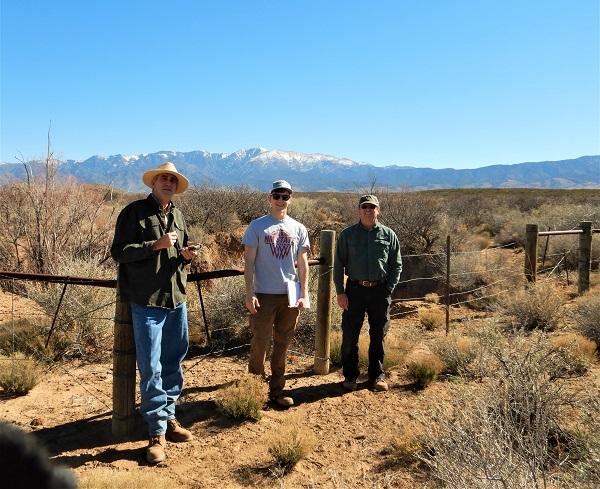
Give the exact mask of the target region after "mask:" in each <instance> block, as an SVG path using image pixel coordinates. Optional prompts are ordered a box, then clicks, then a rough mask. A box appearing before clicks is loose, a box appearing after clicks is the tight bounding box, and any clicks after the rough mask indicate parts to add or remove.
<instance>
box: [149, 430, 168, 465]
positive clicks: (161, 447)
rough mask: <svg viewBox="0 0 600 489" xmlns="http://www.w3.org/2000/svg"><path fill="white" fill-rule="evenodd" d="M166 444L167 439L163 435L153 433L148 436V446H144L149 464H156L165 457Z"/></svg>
mask: <svg viewBox="0 0 600 489" xmlns="http://www.w3.org/2000/svg"><path fill="white" fill-rule="evenodd" d="M166 446H167V440H165V435H154V436H152V437H150V441H149V442H148V448H146V460H147V461H148V463H149V464H157V463H160V462H162V461H163V460H165V459H166V458H167V454H166V453H165V447H166Z"/></svg>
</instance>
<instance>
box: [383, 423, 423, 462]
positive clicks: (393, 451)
mask: <svg viewBox="0 0 600 489" xmlns="http://www.w3.org/2000/svg"><path fill="white" fill-rule="evenodd" d="M422 438H423V434H422V433H421V432H420V431H419V430H415V428H414V427H412V426H411V427H406V426H402V427H400V428H399V430H398V432H396V433H395V434H394V436H393V437H392V438H391V440H390V441H389V442H388V444H387V446H386V447H385V448H384V449H383V450H382V455H385V456H386V457H387V462H388V464H389V465H392V466H397V467H402V466H411V465H413V464H415V463H419V462H420V459H421V457H422V456H423V449H424V447H423V439H422Z"/></svg>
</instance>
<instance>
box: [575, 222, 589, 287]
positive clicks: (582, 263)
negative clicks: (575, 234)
mask: <svg viewBox="0 0 600 489" xmlns="http://www.w3.org/2000/svg"><path fill="white" fill-rule="evenodd" d="M579 227H580V228H581V229H582V230H583V233H581V234H580V235H579V285H578V288H577V291H578V293H579V294H580V295H581V294H583V293H584V292H586V291H587V290H589V288H590V268H591V266H592V222H591V221H581V222H580V223H579Z"/></svg>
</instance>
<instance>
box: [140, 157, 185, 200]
mask: <svg viewBox="0 0 600 489" xmlns="http://www.w3.org/2000/svg"><path fill="white" fill-rule="evenodd" d="M162 173H168V174H169V175H173V176H175V177H176V178H177V190H176V191H175V193H176V194H181V193H183V192H185V190H186V189H187V188H188V186H189V185H190V182H189V180H188V179H187V178H185V177H184V176H183V175H182V174H181V173H179V172H178V171H177V168H175V165H174V164H173V163H171V162H170V161H167V162H166V163H163V164H162V165H160V166H159V167H158V168H156V169H155V170H148V171H147V172H146V173H144V175H142V180H143V181H144V183H145V184H146V185H147V186H148V187H150V188H152V184H153V183H154V179H155V178H156V177H157V176H158V175H160V174H162Z"/></svg>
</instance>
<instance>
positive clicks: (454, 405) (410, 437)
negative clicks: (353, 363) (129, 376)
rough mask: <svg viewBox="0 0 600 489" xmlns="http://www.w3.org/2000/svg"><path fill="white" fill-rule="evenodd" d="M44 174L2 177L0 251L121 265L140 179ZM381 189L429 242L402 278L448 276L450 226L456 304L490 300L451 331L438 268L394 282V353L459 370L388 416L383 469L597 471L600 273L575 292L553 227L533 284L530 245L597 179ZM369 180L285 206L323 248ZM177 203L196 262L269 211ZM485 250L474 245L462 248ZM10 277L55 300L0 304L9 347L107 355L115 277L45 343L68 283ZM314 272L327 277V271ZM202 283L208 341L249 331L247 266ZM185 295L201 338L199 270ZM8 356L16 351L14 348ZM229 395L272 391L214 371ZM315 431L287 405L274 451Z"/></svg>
mask: <svg viewBox="0 0 600 489" xmlns="http://www.w3.org/2000/svg"><path fill="white" fill-rule="evenodd" d="M48 176H49V178H43V179H41V180H36V179H35V178H34V177H31V179H30V181H29V182H25V183H23V182H14V183H11V184H10V185H9V184H7V185H3V186H2V187H0V206H2V208H1V209H0V211H1V212H0V226H2V229H3V232H4V233H5V234H6V237H7V239H5V240H3V241H2V242H1V243H0V269H3V270H10V271H23V272H35V273H55V274H61V275H70V276H85V277H94V278H114V277H115V276H116V268H115V265H114V263H113V262H112V260H111V259H110V258H109V259H105V258H106V257H107V253H108V250H109V247H110V243H111V239H112V231H113V226H114V222H115V219H116V216H117V215H118V213H119V211H120V209H121V208H122V207H123V206H124V205H125V204H126V203H127V202H129V201H131V200H133V199H135V198H139V197H140V196H139V195H130V194H125V193H122V192H119V191H117V190H112V189H108V188H101V187H89V186H86V187H83V186H80V185H77V184H76V183H75V182H72V181H64V180H63V179H61V178H59V177H57V176H56V175H55V174H54V173H53V168H52V167H51V165H49V174H48ZM373 191H374V192H375V193H377V194H378V196H379V198H380V201H381V202H382V208H381V219H382V221H383V222H384V223H386V224H387V225H389V226H391V227H392V228H393V229H394V230H395V231H396V232H397V234H398V236H399V238H400V242H401V246H402V252H403V254H404V255H419V256H407V257H406V258H405V273H404V274H403V278H404V277H409V278H410V277H424V276H425V277H429V278H433V277H440V276H443V273H444V270H445V268H444V267H445V257H444V256H442V255H441V253H443V247H444V245H445V237H446V235H450V236H451V247H452V252H453V253H455V254H454V255H453V256H452V267H453V268H452V270H453V272H454V273H455V276H454V277H453V279H452V282H451V292H452V294H453V295H452V297H453V302H454V303H456V304H457V306H456V308H457V310H458V307H459V306H458V303H459V302H464V303H463V304H462V306H461V310H462V309H466V310H468V311H471V312H473V313H479V314H480V315H479V316H477V317H478V318H479V320H478V321H474V320H473V321H471V320H470V319H469V318H468V317H466V319H465V320H464V321H463V322H461V323H460V324H459V323H455V322H453V323H452V328H451V329H452V334H450V335H448V336H446V335H445V334H444V327H443V325H444V319H445V318H444V315H443V310H442V308H441V307H442V306H441V304H440V302H442V300H443V299H441V297H442V298H443V294H444V289H443V281H442V279H430V280H426V281H421V282H419V281H417V280H415V281H413V282H407V283H405V284H403V285H401V286H400V287H399V288H398V290H397V292H396V294H397V297H398V298H400V299H403V298H404V299H406V301H405V302H402V301H399V302H398V303H397V304H394V307H393V309H392V317H393V319H394V320H396V319H397V320H398V323H397V324H399V325H400V326H396V327H393V328H391V330H390V333H389V334H388V337H387V339H386V344H387V346H386V364H385V368H386V370H388V371H395V372H397V373H398V375H399V378H400V379H401V381H402V382H404V384H403V385H406V386H407V387H408V389H412V390H415V391H420V392H421V393H423V392H428V391H429V390H430V389H431V388H432V387H431V386H432V384H433V383H434V382H438V383H439V382H448V383H451V385H452V396H451V399H450V400H446V401H440V402H439V403H433V404H431V405H430V406H428V409H426V410H420V411H418V410H415V412H414V413H412V415H411V417H412V424H411V425H410V426H406V427H404V428H403V429H398V430H396V431H395V432H393V433H390V440H389V442H388V443H387V446H386V448H385V450H383V451H382V457H383V458H384V459H386V460H387V462H388V465H387V467H388V468H387V470H388V471H392V472H394V471H409V472H411V473H415V474H421V475H420V477H422V479H420V480H421V481H422V482H423V484H424V485H423V487H436V486H441V487H451V488H466V487H468V488H479V487H481V488H484V487H485V488H496V487H498V488H515V489H516V488H529V487H536V488H538V487H539V488H541V487H547V488H551V487H556V488H558V487H597V484H600V469H599V467H600V463H598V460H600V404H599V401H598V399H599V398H600V397H599V392H598V389H599V382H600V380H599V377H598V371H599V369H598V351H597V345H598V343H599V342H600V292H599V289H598V287H597V286H596V288H595V289H592V290H591V291H590V292H589V293H588V294H586V295H584V296H582V297H576V293H575V292H574V288H573V286H570V287H569V286H567V284H566V275H565V274H564V272H565V270H568V271H569V273H570V277H571V280H573V277H574V274H575V273H576V269H577V256H576V250H577V241H576V239H577V238H576V237H573V236H564V237H557V236H553V237H551V238H550V239H549V241H548V247H547V250H546V251H545V252H544V250H545V248H546V247H545V244H546V243H545V240H542V239H541V240H540V242H539V246H540V249H539V255H540V257H542V256H544V255H545V257H546V258H545V263H544V268H548V269H549V270H551V271H552V273H551V274H544V273H543V272H542V273H541V274H540V279H539V281H538V284H537V285H529V286H527V287H526V286H525V282H524V279H523V276H522V267H523V263H522V262H523V258H522V257H523V255H522V254H521V246H522V241H523V238H524V229H525V224H527V223H537V224H538V225H539V227H540V230H542V229H571V228H573V227H575V226H577V224H578V223H579V222H580V221H582V220H591V221H592V222H593V227H595V228H598V227H600V191H597V190H589V191H584V190H573V191H557V190H552V191H550V190H511V189H501V190H498V189H485V190H464V189H463V190H459V191H458V190H457V191H453V190H444V191H441V190H440V191H427V192H410V191H408V190H406V191H400V192H390V191H388V190H386V189H385V188H375V189H373ZM361 193H364V190H361V189H357V191H356V192H355V193H332V192H328V193H311V194H302V193H295V194H294V199H293V201H292V204H291V207H290V215H292V216H293V217H295V218H297V219H298V220H300V221H301V222H303V223H304V224H305V225H306V226H307V228H308V229H309V231H310V237H311V244H312V255H313V256H314V257H316V256H318V255H319V242H318V236H319V232H320V231H321V230H322V229H334V230H337V231H339V230H341V229H342V228H343V227H345V226H346V225H348V224H351V223H353V222H355V221H356V220H357V216H356V203H357V196H358V195H359V194H361ZM177 205H179V206H181V208H182V209H183V212H184V214H185V215H186V218H187V222H188V226H189V230H190V234H191V239H192V241H194V242H201V243H203V248H202V251H201V256H200V260H199V262H198V263H197V264H196V265H194V266H195V268H196V269H197V270H213V269H219V268H229V267H241V266H242V265H243V263H242V249H241V244H240V241H241V236H242V233H243V230H244V227H245V226H246V225H247V224H248V223H249V222H250V220H252V219H253V218H255V217H258V216H259V215H262V214H263V213H264V212H265V211H266V199H265V195H264V194H263V193H260V192H256V191H254V190H252V189H250V188H246V187H241V188H219V187H216V186H213V185H210V184H204V185H201V186H198V187H194V188H192V189H190V191H188V192H186V193H185V194H184V195H183V196H181V197H179V200H178V201H177ZM499 246H503V248H500V249H498V248H497V247H499ZM473 251H476V252H477V253H475V254H469V253H466V252H473ZM463 252H464V253H463ZM592 254H593V256H592V260H593V262H592V270H593V272H594V273H595V274H596V275H595V276H594V278H593V281H592V283H597V280H598V279H597V278H595V277H596V276H597V274H598V268H599V265H600V244H598V236H597V235H596V237H595V238H594V243H593V247H592ZM563 257H566V260H563V261H562V262H560V261H561V259H562V258H563ZM559 262H560V266H559V267H558V268H555V267H556V266H557V265H559ZM553 268H555V269H554V270H553ZM313 275H316V274H313ZM571 283H572V282H571ZM1 285H2V287H3V289H4V290H5V291H7V292H10V293H14V294H18V295H20V296H25V297H29V298H30V299H32V300H34V301H35V302H36V303H38V304H39V306H40V310H41V311H42V312H41V313H39V314H38V315H33V314H32V315H31V316H30V317H27V318H26V319H19V320H18V321H16V322H15V321H12V322H11V321H10V318H2V319H3V322H2V323H1V324H0V354H2V355H5V356H6V357H11V358H12V357H14V352H20V354H21V355H25V357H20V360H19V361H20V362H22V361H24V359H25V358H27V357H29V358H33V359H35V360H36V362H40V361H41V362H52V361H56V360H60V359H72V358H77V359H80V360H82V361H85V362H94V361H102V360H106V359H107V357H108V356H109V355H110V348H111V341H112V315H113V312H114V303H113V301H114V291H113V290H111V289H99V288H93V287H85V286H77V285H73V286H69V287H68V289H67V292H66V297H67V298H68V300H65V301H64V302H63V304H62V306H61V308H60V312H59V316H58V321H57V325H56V328H55V331H54V332H53V335H52V337H51V340H50V345H49V348H45V346H44V344H45V341H46V338H47V335H48V333H49V328H50V324H51V322H52V317H53V315H54V313H55V311H56V308H57V305H58V301H59V298H60V295H61V292H62V286H60V285H53V284H43V283H36V282H19V281H12V280H4V281H2V282H1ZM311 288H312V289H313V290H314V289H315V288H316V280H315V279H314V277H313V278H312V279H311ZM474 289H477V290H474ZM203 293H204V301H205V304H206V306H207V314H208V323H209V325H210V329H211V330H212V341H213V347H214V345H217V346H218V348H217V350H218V349H227V348H230V347H233V346H236V347H237V346H243V345H245V344H247V343H248V340H249V332H248V328H247V317H246V313H245V310H244V307H243V304H242V298H243V281H242V280H241V279H240V278H239V277H237V278H230V279H229V278H228V279H219V280H213V281H210V283H205V284H203ZM189 296H190V297H189V300H190V311H191V328H192V331H191V333H192V341H193V343H195V344H196V345H198V346H199V347H201V346H205V343H206V338H205V336H204V333H203V327H202V326H201V321H200V317H199V313H198V298H197V294H196V291H195V288H194V286H193V284H190V288H189ZM410 298H419V299H418V300H413V301H411V300H408V299H410ZM453 310H454V308H453ZM482 311H483V313H482ZM451 314H452V312H451ZM314 323H315V308H313V309H311V310H310V311H307V312H306V313H303V314H302V315H301V322H300V324H299V326H298V333H297V339H296V342H295V346H294V348H295V349H297V350H299V351H300V352H305V353H311V352H312V345H313V341H314V339H313V335H314ZM339 323H340V312H339V308H337V307H334V320H333V324H334V331H332V337H331V339H332V344H331V361H332V363H333V364H334V366H335V365H339V363H340V360H341V359H340V347H341V345H340V343H341V335H340V332H339ZM9 325H10V326H9ZM365 329H366V328H365ZM367 344H368V338H367V337H366V334H365V335H363V338H362V339H361V343H360V358H361V362H362V365H363V367H364V365H366V362H367V361H368V360H367ZM192 351H193V350H192ZM238 351H239V352H240V353H242V354H243V352H244V350H243V349H240V350H238ZM2 361H3V366H4V365H5V364H6V362H10V360H4V359H2ZM25 371H27V373H28V374H30V373H33V369H29V368H27V369H25ZM11 372H12V370H11ZM23 375H24V374H23ZM4 377H8V379H7V380H5V379H4ZM33 377H34V376H32V378H31V379H30V378H29V377H26V376H25V375H24V376H23V378H21V379H19V380H17V381H15V379H14V375H12V374H10V375H8V376H6V375H5V376H3V378H2V379H0V387H1V388H2V389H3V390H4V391H6V392H15V393H16V392H17V391H21V392H20V393H26V392H27V391H28V390H29V389H31V388H32V387H33V385H35V380H34V379H33ZM11 385H12V386H14V387H11ZM435 385H437V384H434V386H435ZM415 395H417V394H415ZM217 399H218V400H217V403H218V405H219V406H220V407H221V409H222V411H223V413H225V414H226V415H228V416H231V417H233V418H236V419H242V420H243V419H251V420H259V419H260V418H261V408H262V407H263V405H264V403H265V401H266V392H265V391H264V383H263V382H262V381H261V380H259V379H256V378H254V377H252V376H248V377H247V378H243V379H239V381H238V382H237V383H236V384H235V385H230V386H227V387H223V388H221V389H219V392H218V393H217ZM260 422H262V421H259V423H260ZM283 428H285V429H283ZM315 436H316V435H315V434H314V433H313V432H312V431H311V430H310V428H309V427H307V426H302V425H301V423H292V422H290V423H289V424H287V425H286V426H283V427H282V430H281V432H279V431H278V432H277V433H276V434H274V435H273V436H272V439H270V440H269V442H268V451H269V453H270V454H271V456H272V457H273V460H274V463H275V464H276V465H277V466H278V467H280V468H281V470H282V471H283V472H286V471H289V470H291V469H292V468H293V467H294V466H295V464H296V463H297V462H298V461H299V460H301V459H303V458H305V457H308V456H309V454H310V453H311V449H312V447H313V445H314V443H315ZM111 477H115V478H116V479H118V478H119V477H121V475H119V474H118V473H117V474H113V475H112V476H111ZM116 479H115V481H114V482H111V484H114V486H115V487H117V486H118V484H120V483H117V481H116ZM100 480H102V478H100ZM82 481H83V482H82V483H83V484H84V485H83V487H90V488H93V487H105V486H102V485H101V483H100V482H99V480H96V479H95V478H94V477H92V476H89V477H84V478H83V479H82ZM136 482H138V483H139V484H142V485H140V486H139V487H142V486H143V485H144V482H140V481H139V480H138V481H136ZM153 482H156V481H153ZM86 484H87V485H86ZM126 484H127V485H128V487H129V484H130V483H129V482H127V483H126ZM159 486H160V485H158V486H157V487H159ZM123 487H124V486H123ZM131 487H133V486H131ZM340 487H342V486H340ZM389 487H394V486H393V485H390V486H389Z"/></svg>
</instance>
